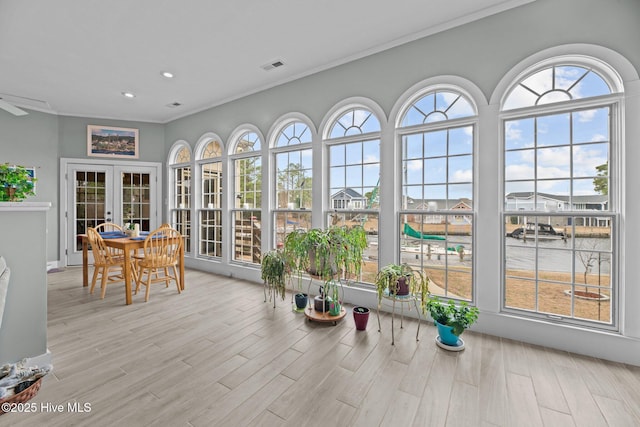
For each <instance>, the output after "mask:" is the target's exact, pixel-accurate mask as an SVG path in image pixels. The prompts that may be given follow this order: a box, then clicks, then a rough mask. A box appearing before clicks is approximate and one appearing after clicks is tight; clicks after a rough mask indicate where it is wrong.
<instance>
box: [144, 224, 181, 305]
mask: <svg viewBox="0 0 640 427" xmlns="http://www.w3.org/2000/svg"><path fill="white" fill-rule="evenodd" d="M181 247H182V235H181V234H180V233H179V232H178V231H177V230H174V229H173V228H162V227H161V228H158V229H156V230H154V231H152V232H151V233H149V235H148V236H147V238H146V239H145V241H144V248H143V253H144V257H143V258H142V259H139V260H138V261H137V264H138V280H137V282H136V291H135V293H136V294H137V293H138V290H139V289H140V286H141V285H144V286H146V292H145V297H144V300H145V301H149V290H150V288H151V284H152V283H157V282H164V283H165V285H166V286H165V287H169V282H170V281H171V280H174V281H175V282H176V287H177V288H178V293H181V292H182V291H181V288H180V275H179V274H178V267H177V266H178V262H179V257H180V249H181ZM160 273H164V274H163V275H161V274H160ZM145 275H146V276H145Z"/></svg>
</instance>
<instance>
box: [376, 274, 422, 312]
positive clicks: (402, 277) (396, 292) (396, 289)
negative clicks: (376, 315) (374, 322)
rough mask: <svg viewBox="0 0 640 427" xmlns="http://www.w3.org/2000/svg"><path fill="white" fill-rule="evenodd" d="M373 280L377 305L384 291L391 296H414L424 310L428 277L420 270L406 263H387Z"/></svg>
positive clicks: (380, 301)
mask: <svg viewBox="0 0 640 427" xmlns="http://www.w3.org/2000/svg"><path fill="white" fill-rule="evenodd" d="M374 282H375V285H376V291H377V292H378V305H379V304H381V303H382V297H383V296H384V295H385V291H386V292H388V295H390V296H393V297H397V296H403V295H412V296H414V297H416V298H417V299H418V300H420V302H421V306H422V310H423V311H424V308H425V304H426V301H427V299H428V293H429V279H428V278H427V277H425V276H424V273H423V272H422V270H414V269H412V268H411V266H410V265H408V264H387V265H385V266H384V267H382V268H381V269H380V271H378V274H377V275H376V278H375V281H374Z"/></svg>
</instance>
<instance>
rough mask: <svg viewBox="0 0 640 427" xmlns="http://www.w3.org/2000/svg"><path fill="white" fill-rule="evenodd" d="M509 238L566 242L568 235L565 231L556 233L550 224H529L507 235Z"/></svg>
mask: <svg viewBox="0 0 640 427" xmlns="http://www.w3.org/2000/svg"><path fill="white" fill-rule="evenodd" d="M507 237H513V238H516V239H523V240H526V239H536V238H537V239H538V240H566V239H567V233H565V232H564V231H556V230H555V229H554V228H553V227H552V226H551V225H550V224H542V223H535V222H528V223H527V225H526V226H524V227H518V228H516V229H515V230H513V231H512V232H511V233H507Z"/></svg>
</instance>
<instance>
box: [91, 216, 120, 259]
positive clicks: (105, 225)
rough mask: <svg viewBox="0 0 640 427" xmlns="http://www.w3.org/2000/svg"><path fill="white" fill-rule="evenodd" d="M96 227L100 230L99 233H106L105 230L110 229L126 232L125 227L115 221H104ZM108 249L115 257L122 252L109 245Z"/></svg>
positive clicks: (108, 230)
mask: <svg viewBox="0 0 640 427" xmlns="http://www.w3.org/2000/svg"><path fill="white" fill-rule="evenodd" d="M94 229H95V230H96V231H97V232H98V234H100V233H105V232H110V231H120V232H121V233H124V228H122V227H121V226H119V225H118V224H116V223H114V222H103V223H102V224H98V225H96V226H95V227H94ZM107 250H108V251H109V252H111V254H112V255H113V256H114V257H117V256H119V255H121V254H122V252H121V251H120V249H116V248H111V247H107Z"/></svg>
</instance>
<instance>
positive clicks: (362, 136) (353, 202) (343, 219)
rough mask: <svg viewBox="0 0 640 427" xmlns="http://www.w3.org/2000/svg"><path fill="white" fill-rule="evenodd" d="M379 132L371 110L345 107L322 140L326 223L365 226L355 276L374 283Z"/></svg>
mask: <svg viewBox="0 0 640 427" xmlns="http://www.w3.org/2000/svg"><path fill="white" fill-rule="evenodd" d="M380 133H381V127H380V121H379V119H378V118H377V117H376V115H375V114H374V113H373V112H372V111H370V110H369V109H367V108H365V107H347V108H345V109H342V110H340V111H339V112H337V113H336V114H335V119H333V120H331V121H330V122H329V124H328V128H327V132H326V135H325V141H324V143H325V146H326V148H327V150H328V153H329V195H328V196H329V206H330V208H331V210H330V212H328V213H327V222H328V224H329V225H330V226H331V225H336V226H346V227H353V226H362V227H363V228H364V230H365V232H366V233H367V240H368V242H369V247H368V248H367V249H366V250H365V253H364V254H363V255H364V259H365V265H364V267H363V271H362V274H361V277H359V278H354V279H356V280H358V281H361V282H364V283H373V281H374V279H375V276H376V274H377V272H378V258H379V257H378V245H377V239H378V233H379V225H378V222H379V221H378V219H379V216H380V213H379V212H380V194H379V187H380Z"/></svg>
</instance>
